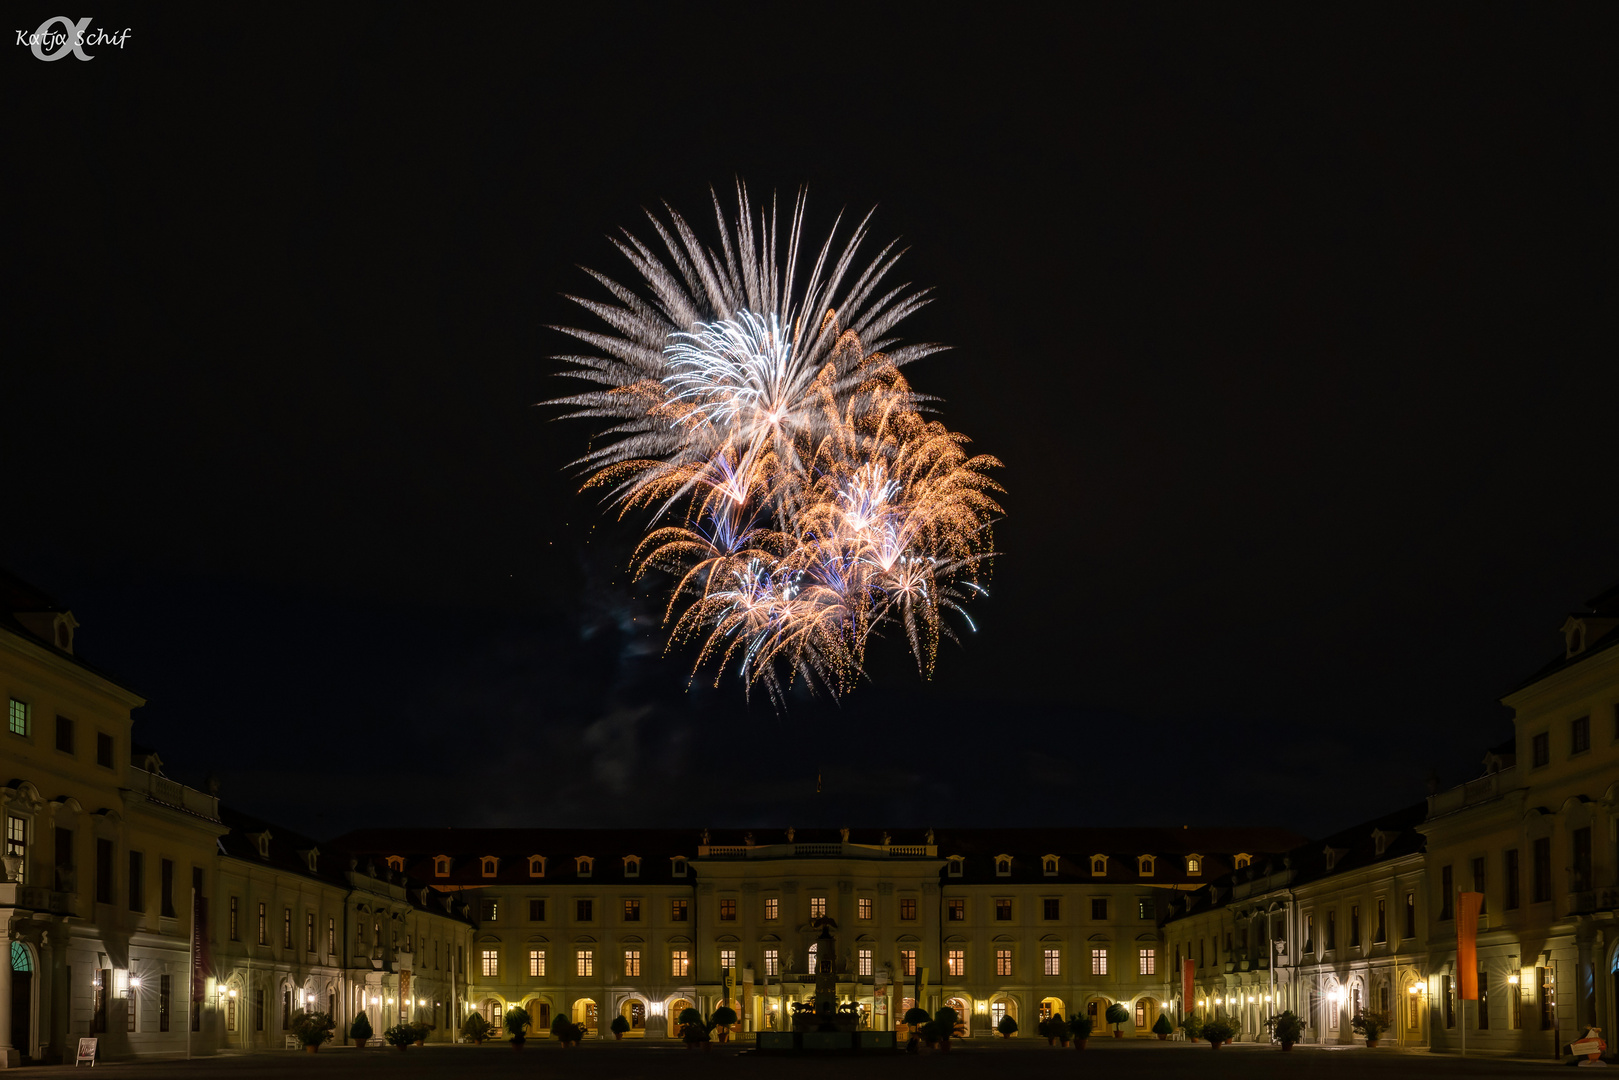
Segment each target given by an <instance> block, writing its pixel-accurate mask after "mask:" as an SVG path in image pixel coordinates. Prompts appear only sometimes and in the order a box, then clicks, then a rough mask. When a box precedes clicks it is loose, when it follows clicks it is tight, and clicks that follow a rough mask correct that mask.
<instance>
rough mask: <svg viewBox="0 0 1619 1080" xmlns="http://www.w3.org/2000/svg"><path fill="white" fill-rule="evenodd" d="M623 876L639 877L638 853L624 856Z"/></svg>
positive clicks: (639, 863)
mask: <svg viewBox="0 0 1619 1080" xmlns="http://www.w3.org/2000/svg"><path fill="white" fill-rule="evenodd" d="M624 876H625V877H640V876H641V857H640V856H639V855H626V856H624Z"/></svg>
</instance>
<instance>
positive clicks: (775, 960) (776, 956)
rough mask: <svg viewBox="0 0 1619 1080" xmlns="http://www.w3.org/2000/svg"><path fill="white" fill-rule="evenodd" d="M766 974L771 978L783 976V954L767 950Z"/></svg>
mask: <svg viewBox="0 0 1619 1080" xmlns="http://www.w3.org/2000/svg"><path fill="white" fill-rule="evenodd" d="M765 974H766V975H771V976H775V975H780V974H781V954H780V953H779V952H777V951H776V950H775V949H766V950H765Z"/></svg>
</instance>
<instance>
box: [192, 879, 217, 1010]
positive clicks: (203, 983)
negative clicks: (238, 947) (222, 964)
mask: <svg viewBox="0 0 1619 1080" xmlns="http://www.w3.org/2000/svg"><path fill="white" fill-rule="evenodd" d="M212 970H213V964H212V962H211V958H210V957H209V955H208V901H207V899H206V898H204V897H203V896H202V895H201V894H200V893H198V892H197V890H196V889H192V890H191V1000H192V1001H201V1000H202V996H203V991H204V990H206V989H207V986H208V973H209V972H210V971H212Z"/></svg>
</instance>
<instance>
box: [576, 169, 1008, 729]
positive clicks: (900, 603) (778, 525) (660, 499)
mask: <svg viewBox="0 0 1619 1080" xmlns="http://www.w3.org/2000/svg"><path fill="white" fill-rule="evenodd" d="M737 207H738V210H737V217H736V221H735V223H734V224H733V223H732V222H730V221H729V220H727V218H726V214H725V211H724V209H723V208H722V207H721V205H720V202H719V199H718V196H717V195H716V196H715V198H714V215H715V218H716V220H717V222H718V226H719V249H718V250H717V251H716V250H715V249H714V248H713V247H712V246H709V245H705V244H704V243H703V242H702V241H701V240H699V239H698V237H697V234H696V232H695V231H694V230H693V229H692V228H691V226H690V225H689V224H688V223H687V222H686V221H685V219H684V218H682V217H681V216H680V215H679V214H678V213H676V212H675V211H674V210H673V209H670V208H668V207H665V212H666V214H667V219H664V218H659V217H658V216H656V215H654V214H651V213H649V214H648V215H647V216H648V218H649V220H650V221H651V224H652V228H653V230H654V231H655V232H656V233H657V236H658V241H659V243H660V244H661V247H662V251H661V252H658V251H656V250H654V248H653V247H652V246H650V245H648V244H646V243H643V242H642V241H640V240H638V239H637V238H636V237H634V236H633V235H631V234H630V233H628V232H625V233H623V234H622V236H621V237H619V238H615V239H614V241H613V243H614V245H615V246H616V247H617V248H618V250H619V251H620V252H621V253H622V254H623V255H624V257H625V258H626V259H628V260H629V262H630V265H631V266H632V267H633V268H634V270H635V271H636V273H637V274H638V275H639V277H640V279H641V281H640V286H641V287H640V288H639V289H638V290H637V289H631V288H627V287H625V286H623V285H621V284H619V283H618V282H616V281H614V280H612V279H611V278H609V277H607V276H606V275H603V274H600V273H597V272H595V271H586V272H587V273H589V274H590V275H591V276H592V277H593V278H595V279H596V281H597V282H599V283H600V284H601V285H602V287H603V288H605V289H606V290H607V292H608V293H609V294H611V296H612V297H613V302H603V301H597V300H591V299H587V298H583V297H570V298H569V299H571V300H573V301H574V302H576V303H578V304H579V305H580V306H581V307H583V308H585V309H586V310H587V311H589V312H591V313H592V314H593V315H595V316H597V317H598V318H599V319H600V320H601V321H602V322H603V323H605V324H606V326H607V328H608V329H607V331H606V332H601V331H587V330H579V329H573V328H568V327H558V328H557V329H559V330H562V331H563V332H564V333H566V334H569V335H571V336H572V337H574V338H575V339H577V340H578V341H579V342H581V343H583V344H584V345H586V346H588V347H589V348H590V349H591V350H593V351H591V352H586V353H580V354H577V355H567V356H562V357H559V358H558V359H560V360H562V361H564V362H566V363H568V364H570V365H572V366H571V368H570V369H569V370H568V371H567V372H566V374H567V375H569V376H571V377H573V378H577V379H582V380H584V381H586V382H588V383H591V384H593V385H592V387H591V388H590V389H588V390H586V391H585V392H583V393H578V394H573V395H570V396H568V397H564V398H560V399H558V400H557V401H555V402H551V403H550V404H561V405H568V406H572V407H573V408H574V411H573V412H571V413H569V414H568V415H570V416H577V417H587V418H590V419H592V420H596V421H605V422H606V425H607V426H606V427H605V429H604V430H603V431H602V433H601V434H600V436H598V438H597V440H596V441H595V445H594V447H593V449H591V450H590V452H589V453H587V454H586V455H585V456H584V457H582V458H580V459H579V460H578V461H577V462H575V465H576V466H577V467H580V468H582V469H583V470H584V471H585V472H586V474H587V475H588V480H587V482H586V486H587V487H588V486H595V487H601V488H604V489H606V491H607V496H608V501H609V502H611V503H613V504H616V505H617V506H618V508H619V513H620V516H621V517H622V516H625V515H628V514H631V513H632V512H633V513H637V514H645V515H646V516H647V517H648V519H649V521H650V525H649V530H650V531H649V532H648V533H647V535H646V537H645V538H644V539H643V540H642V542H641V544H640V545H639V547H638V548H637V550H636V553H635V560H634V561H635V572H636V574H637V576H640V575H642V574H646V573H648V572H650V571H663V572H666V573H668V574H670V575H671V576H672V579H673V581H674V583H675V585H674V589H673V590H672V593H671V596H670V600H669V606H668V610H667V612H666V615H665V621H666V623H667V624H668V625H669V626H670V628H671V634H670V644H671V646H673V645H674V644H677V643H686V642H695V643H697V646H698V648H697V661H696V666H695V668H694V673H695V671H696V670H701V669H702V668H703V667H704V666H705V665H709V664H712V665H713V666H714V668H715V672H716V674H715V681H716V683H718V681H719V680H720V678H722V677H723V675H724V672H725V671H727V670H732V669H734V670H735V671H736V672H737V673H738V675H739V676H740V677H741V679H742V681H743V683H744V685H745V686H746V687H747V688H748V689H750V690H751V689H752V688H753V687H754V686H756V685H763V686H764V687H765V688H766V689H767V690H768V692H769V693H770V696H771V698H772V700H773V701H774V702H775V703H776V704H777V705H778V707H779V706H780V705H781V704H782V695H783V693H784V692H785V690H786V689H787V688H789V687H790V686H791V685H792V684H793V682H794V681H795V680H796V679H798V678H800V677H802V678H803V680H804V681H805V683H806V684H807V685H808V686H809V687H810V688H811V689H812V690H813V689H815V688H816V687H817V686H819V687H821V688H824V689H827V690H829V691H831V692H832V693H833V694H840V693H843V692H846V691H847V690H849V689H851V688H852V686H853V685H854V683H855V682H856V681H858V679H859V678H860V676H861V674H862V671H863V663H864V657H865V651H866V645H867V642H868V641H869V639H870V638H871V636H872V635H873V634H876V633H880V632H881V631H882V630H883V628H885V627H889V626H892V627H894V628H896V629H898V630H900V631H901V632H903V634H904V635H905V639H906V641H907V643H908V645H909V647H910V650H911V653H912V655H913V656H914V657H915V659H916V662H917V666H918V668H919V670H920V671H921V672H922V674H923V675H924V676H927V675H930V674H931V673H932V669H933V664H934V659H935V657H936V655H937V652H938V644H939V638H940V637H941V636H945V637H954V635H953V634H952V633H951V630H950V627H949V626H948V625H947V623H946V622H945V621H944V616H945V615H946V614H947V613H950V612H955V613H957V614H958V615H960V616H961V618H963V619H964V620H965V619H966V612H965V611H964V610H963V604H964V603H965V602H966V601H967V599H969V598H970V597H971V596H973V595H975V594H979V593H982V592H983V589H982V587H981V585H980V578H981V577H982V576H983V573H984V571H985V570H986V569H987V560H988V559H989V557H990V555H991V554H992V545H991V537H990V527H991V523H992V522H993V520H994V519H995V517H996V515H998V514H1000V513H1001V508H1000V506H998V505H997V504H996V502H995V497H996V495H997V494H998V493H999V492H1000V491H1001V488H1000V486H999V485H998V484H996V483H995V481H993V480H992V479H990V477H989V475H988V473H989V470H991V469H993V468H996V467H998V466H999V465H1000V462H998V461H996V460H995V459H994V458H992V457H988V456H984V455H977V456H970V455H969V454H968V453H967V451H966V445H967V442H968V440H967V439H966V438H965V437H964V436H962V435H960V434H957V433H955V432H952V431H950V430H948V429H947V428H945V427H944V425H943V424H941V423H939V422H938V421H936V420H931V419H929V418H928V417H927V416H925V415H924V414H923V411H922V410H923V407H924V402H925V401H926V400H927V399H925V398H924V397H922V396H921V395H918V394H917V393H915V392H914V391H913V390H912V389H911V386H910V384H909V382H908V381H907V380H906V379H905V377H904V375H903V374H901V372H900V368H901V367H902V366H904V365H905V364H908V363H911V362H912V361H915V360H918V359H920V358H922V357H924V356H927V355H929V354H930V353H933V352H936V351H938V349H939V346H936V345H903V344H900V343H899V342H897V341H896V340H895V339H894V338H893V337H892V336H891V335H892V331H893V329H894V327H895V326H896V324H898V323H899V322H900V321H901V320H903V319H904V318H905V317H906V316H908V315H910V314H911V313H912V312H914V311H916V310H917V308H919V307H921V306H922V305H923V304H924V303H926V293H925V292H924V291H923V290H917V289H912V288H911V287H910V286H909V285H902V286H899V287H893V288H890V287H885V286H884V285H883V281H884V279H885V278H886V277H887V275H888V272H889V271H890V270H891V269H892V268H893V266H894V264H895V262H896V261H897V260H898V259H899V255H900V253H899V252H898V251H896V250H895V247H894V245H893V244H889V245H888V246H886V247H884V248H883V249H882V250H881V251H879V252H878V253H877V254H876V256H875V257H874V258H872V259H870V260H869V261H865V262H860V261H858V259H857V255H858V250H859V248H860V247H861V245H862V243H863V242H864V241H865V239H866V235H867V230H866V226H867V222H868V221H869V219H870V215H867V218H866V219H865V220H862V221H861V222H860V223H859V225H857V226H856V227H855V229H854V230H853V232H852V233H851V234H850V235H849V237H848V238H847V239H846V240H845V241H844V242H843V244H842V246H841V247H838V246H836V237H837V225H836V224H834V226H833V230H832V234H831V235H830V236H829V237H828V238H827V240H826V242H825V243H824V244H823V245H822V246H821V248H820V249H819V251H817V252H816V253H815V254H814V255H813V257H810V256H809V253H808V249H806V248H804V247H803V245H802V241H803V223H804V197H803V195H802V194H801V195H800V196H799V198H798V199H797V200H796V202H795V203H794V206H793V209H792V213H791V215H790V218H789V220H788V222H787V223H786V226H785V228H782V227H781V226H780V224H779V222H778V218H777V210H776V207H775V206H774V204H772V205H771V207H770V208H769V211H768V213H767V212H766V210H765V209H764V208H763V207H759V208H757V209H756V208H754V207H752V206H751V205H750V203H749V201H748V195H747V190H746V188H744V187H743V186H742V185H740V184H739V185H738V187H737ZM840 220H841V219H840ZM783 249H785V251H784V252H783ZM805 264H807V266H808V269H807V270H805V269H804V265H805ZM968 625H969V626H970V625H971V623H970V621H968Z"/></svg>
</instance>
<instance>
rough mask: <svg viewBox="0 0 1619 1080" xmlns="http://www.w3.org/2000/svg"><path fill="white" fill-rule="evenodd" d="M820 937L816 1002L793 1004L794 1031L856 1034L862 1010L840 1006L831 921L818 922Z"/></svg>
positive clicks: (850, 1004)
mask: <svg viewBox="0 0 1619 1080" xmlns="http://www.w3.org/2000/svg"><path fill="white" fill-rule="evenodd" d="M819 922H820V924H821V936H820V937H818V938H816V939H815V945H814V949H815V1000H814V1001H813V1002H811V1003H806V1002H802V1001H795V1002H793V1030H794V1031H854V1030H855V1029H856V1028H857V1027H859V1025H860V1006H859V1005H858V1004H857V1003H855V1002H852V1001H850V1002H846V1003H844V1004H842V1005H839V1004H838V970H837V969H838V961H837V956H838V947H837V940H836V939H835V938H833V936H832V927H833V925H834V924H833V922H832V920H831V919H821V920H819Z"/></svg>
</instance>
